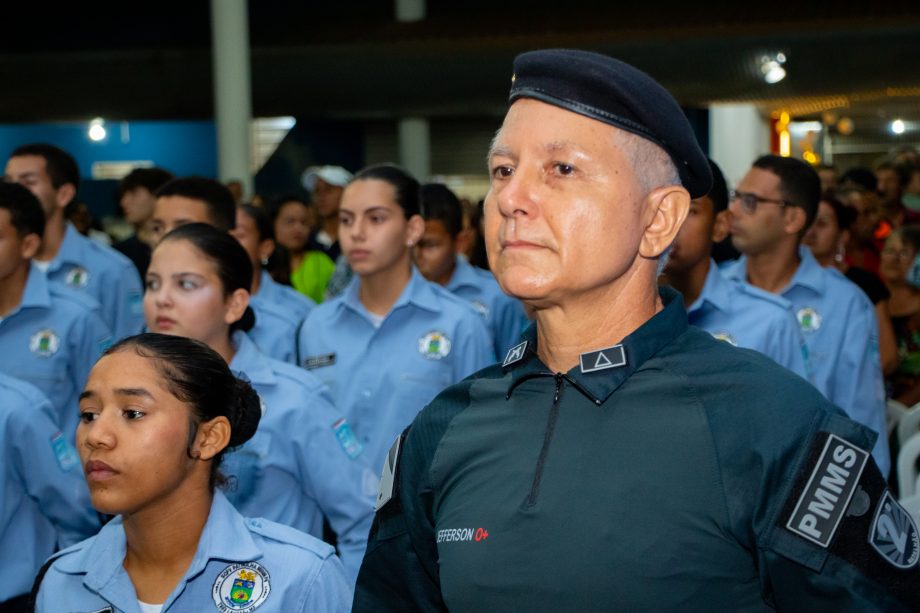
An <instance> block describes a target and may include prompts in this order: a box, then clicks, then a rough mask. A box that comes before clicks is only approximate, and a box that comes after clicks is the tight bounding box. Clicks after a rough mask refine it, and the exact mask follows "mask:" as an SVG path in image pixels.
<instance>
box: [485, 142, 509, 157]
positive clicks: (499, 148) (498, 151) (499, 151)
mask: <svg viewBox="0 0 920 613" xmlns="http://www.w3.org/2000/svg"><path fill="white" fill-rule="evenodd" d="M495 156H501V157H505V158H513V157H514V156H513V155H512V154H511V149H509V148H508V147H506V146H505V145H502V144H500V143H493V144H492V146H491V147H489V155H488V157H489V159H491V158H493V157H495Z"/></svg>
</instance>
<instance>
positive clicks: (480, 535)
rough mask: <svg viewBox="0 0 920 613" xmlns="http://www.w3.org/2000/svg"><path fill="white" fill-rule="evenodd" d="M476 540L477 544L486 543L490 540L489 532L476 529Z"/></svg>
mask: <svg viewBox="0 0 920 613" xmlns="http://www.w3.org/2000/svg"><path fill="white" fill-rule="evenodd" d="M474 538H475V539H476V541H477V542H479V541H484V540H486V539H487V538H489V531H488V530H486V529H484V528H476V536H475V537H474Z"/></svg>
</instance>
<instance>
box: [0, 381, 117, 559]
mask: <svg viewBox="0 0 920 613" xmlns="http://www.w3.org/2000/svg"><path fill="white" fill-rule="evenodd" d="M36 395H37V392H36ZM39 402H40V403H41V404H40V405H39V406H38V407H31V406H30V407H28V409H29V410H28V411H18V412H16V413H14V419H13V420H12V423H11V436H10V439H9V440H8V441H7V444H9V445H11V446H12V449H13V457H12V466H13V470H14V472H15V474H16V475H17V476H18V478H19V480H20V482H21V483H22V486H23V489H24V490H25V492H26V494H27V495H28V496H29V497H30V498H32V499H33V500H35V502H36V503H37V505H38V508H39V510H40V511H41V513H42V514H43V515H44V516H45V517H46V518H47V519H48V521H50V522H51V524H52V525H53V526H54V528H55V530H56V532H57V535H58V545H59V546H60V547H62V548H64V547H69V546H70V545H73V544H74V543H78V542H80V541H82V540H84V539H86V538H88V537H90V536H92V535H93V534H95V533H96V532H98V530H99V527H100V526H99V517H98V515H97V514H96V512H95V510H93V508H92V505H91V504H90V498H89V490H88V489H87V487H86V480H85V479H84V478H83V473H82V471H81V470H80V466H81V465H80V458H79V456H78V455H77V451H76V449H74V447H73V445H72V444H71V442H70V437H66V436H64V435H62V434H61V432H60V430H59V429H58V427H57V425H56V424H55V423H54V422H53V421H52V418H51V415H53V410H52V408H51V405H50V403H48V401H47V400H45V399H43V398H42V399H41V400H39Z"/></svg>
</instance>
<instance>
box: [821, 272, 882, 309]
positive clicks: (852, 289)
mask: <svg viewBox="0 0 920 613" xmlns="http://www.w3.org/2000/svg"><path fill="white" fill-rule="evenodd" d="M823 270H824V276H825V278H826V279H827V289H828V291H827V293H828V297H830V298H831V299H832V300H833V301H835V302H838V301H843V300H845V301H847V302H853V303H856V304H859V305H860V306H864V307H867V308H873V309H874V307H873V306H872V302H871V301H870V300H869V297H868V296H866V293H865V292H864V291H863V290H861V289H860V288H859V286H858V285H856V284H855V283H853V281H851V280H850V279H848V278H847V277H846V275H844V274H843V273H842V272H840V271H839V270H837V269H836V268H824V269H823Z"/></svg>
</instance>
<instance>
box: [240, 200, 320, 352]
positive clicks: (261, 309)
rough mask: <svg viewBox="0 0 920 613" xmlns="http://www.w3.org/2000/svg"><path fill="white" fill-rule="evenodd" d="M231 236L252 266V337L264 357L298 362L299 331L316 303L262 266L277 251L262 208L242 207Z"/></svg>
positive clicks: (250, 336) (246, 205)
mask: <svg viewBox="0 0 920 613" xmlns="http://www.w3.org/2000/svg"><path fill="white" fill-rule="evenodd" d="M230 234H231V235H232V236H233V237H234V238H236V240H238V241H239V243H240V245H242V246H243V249H245V250H246V253H247V255H249V263H250V264H252V288H251V290H250V293H251V296H250V300H249V306H250V307H252V310H253V312H254V313H255V315H256V323H255V325H254V326H253V328H252V330H250V331H249V338H251V339H252V340H254V341H255V343H256V346H258V348H259V349H260V350H261V351H262V353H264V354H265V355H267V356H269V357H271V358H275V359H276V360H281V361H282V362H290V363H292V364H296V363H297V331H298V330H299V329H300V324H301V323H303V320H304V318H305V317H306V316H307V314H308V313H309V312H310V311H312V310H313V307H315V306H316V303H315V302H313V301H312V300H310V299H309V298H307V297H306V296H304V295H303V294H301V293H300V292H298V291H297V290H295V289H294V288H292V287H289V286H286V285H281V284H280V283H278V282H277V281H275V280H274V279H272V277H271V275H270V274H268V271H266V270H265V269H264V268H263V266H266V265H267V264H268V259H269V257H270V256H271V254H272V253H273V252H274V251H275V240H274V235H273V234H272V224H271V221H270V220H269V218H268V216H267V215H266V214H265V212H264V211H262V210H261V209H259V208H257V207H254V206H252V205H251V204H243V205H241V206H239V207H237V209H236V226H235V227H234V228H233V229H232V230H230Z"/></svg>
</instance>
